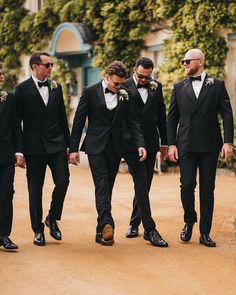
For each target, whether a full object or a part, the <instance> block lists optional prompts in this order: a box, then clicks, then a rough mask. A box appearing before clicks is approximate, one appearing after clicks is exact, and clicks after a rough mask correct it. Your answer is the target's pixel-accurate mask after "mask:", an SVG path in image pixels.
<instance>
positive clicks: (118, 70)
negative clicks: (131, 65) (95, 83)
mask: <svg viewBox="0 0 236 295" xmlns="http://www.w3.org/2000/svg"><path fill="white" fill-rule="evenodd" d="M106 74H107V75H109V76H112V75H116V76H118V77H120V78H126V77H127V75H128V70H127V68H126V66H125V65H124V64H123V63H122V62H121V61H118V60H115V61H113V62H112V63H111V64H109V65H108V66H107V68H106Z"/></svg>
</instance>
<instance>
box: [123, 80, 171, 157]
mask: <svg viewBox="0 0 236 295" xmlns="http://www.w3.org/2000/svg"><path fill="white" fill-rule="evenodd" d="M155 82H156V83H157V85H158V86H157V88H156V90H152V89H151V88H150V85H149V87H148V98H147V101H146V103H145V104H144V103H143V100H142V98H141V95H140V94H139V92H138V89H137V87H136V85H135V82H134V80H133V78H132V77H131V78H129V79H127V80H126V81H125V84H124V86H125V87H127V88H128V89H129V91H130V92H131V94H132V102H133V105H134V110H135V113H136V114H137V115H138V117H139V122H140V126H141V131H142V133H143V136H144V140H145V144H146V148H147V151H154V152H156V151H157V150H158V149H159V145H160V139H161V144H162V145H167V135H166V107H165V104H164V99H163V95H162V85H161V83H159V82H157V81H155ZM124 137H125V150H126V151H133V150H134V144H133V141H132V137H131V133H130V130H129V128H127V126H124Z"/></svg>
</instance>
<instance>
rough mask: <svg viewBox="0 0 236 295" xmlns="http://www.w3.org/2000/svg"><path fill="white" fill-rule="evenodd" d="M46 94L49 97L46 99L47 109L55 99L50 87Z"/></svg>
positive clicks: (53, 90)
mask: <svg viewBox="0 0 236 295" xmlns="http://www.w3.org/2000/svg"><path fill="white" fill-rule="evenodd" d="M48 93H49V97H48V104H47V106H46V107H47V108H49V107H50V106H51V105H52V104H53V101H54V99H55V95H56V93H55V89H51V88H50V87H49V88H48Z"/></svg>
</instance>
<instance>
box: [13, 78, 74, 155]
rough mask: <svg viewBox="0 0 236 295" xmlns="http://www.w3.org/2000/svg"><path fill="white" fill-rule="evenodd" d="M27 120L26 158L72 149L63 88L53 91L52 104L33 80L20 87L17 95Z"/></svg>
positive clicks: (21, 113) (24, 119)
mask: <svg viewBox="0 0 236 295" xmlns="http://www.w3.org/2000/svg"><path fill="white" fill-rule="evenodd" d="M14 95H15V97H16V103H17V110H18V112H19V115H20V119H21V120H23V135H24V154H25V155H44V154H53V153H57V152H61V151H64V150H65V149H66V148H67V147H69V136H70V134H69V127H68V122H67V117H66V112H65V105H64V100H63V94H62V89H61V85H58V87H57V88H55V89H52V90H51V89H50V87H49V100H48V104H47V106H45V104H44V102H43V99H42V97H41V95H40V93H39V91H38V89H37V87H36V86H35V83H34V81H33V79H32V77H31V78H29V79H27V80H25V81H23V82H22V83H20V84H18V85H17V86H16V89H15V93H14Z"/></svg>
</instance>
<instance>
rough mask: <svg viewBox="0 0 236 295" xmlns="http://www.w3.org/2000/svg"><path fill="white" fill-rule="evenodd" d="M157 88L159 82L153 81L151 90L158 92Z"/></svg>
mask: <svg viewBox="0 0 236 295" xmlns="http://www.w3.org/2000/svg"><path fill="white" fill-rule="evenodd" d="M157 87H158V84H157V82H155V81H151V82H150V88H151V90H154V91H156V90H157Z"/></svg>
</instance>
